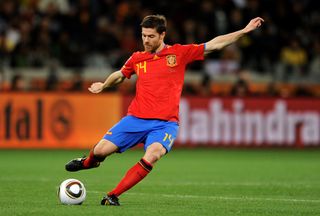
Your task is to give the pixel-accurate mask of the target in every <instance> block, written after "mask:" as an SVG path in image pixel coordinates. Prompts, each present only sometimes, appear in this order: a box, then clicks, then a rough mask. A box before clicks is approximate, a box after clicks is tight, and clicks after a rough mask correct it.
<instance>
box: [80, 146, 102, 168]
mask: <svg viewBox="0 0 320 216" xmlns="http://www.w3.org/2000/svg"><path fill="white" fill-rule="evenodd" d="M100 161H101V160H100V159H99V158H97V157H96V156H95V155H94V154H93V149H92V150H91V151H90V154H89V157H87V158H86V159H85V160H84V161H83V166H84V167H85V168H91V167H94V166H95V165H96V164H97V163H99V162H100Z"/></svg>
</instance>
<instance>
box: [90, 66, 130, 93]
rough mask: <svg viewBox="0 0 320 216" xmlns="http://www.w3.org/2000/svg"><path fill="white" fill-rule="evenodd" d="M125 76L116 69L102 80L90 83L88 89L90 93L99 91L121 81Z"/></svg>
mask: <svg viewBox="0 0 320 216" xmlns="http://www.w3.org/2000/svg"><path fill="white" fill-rule="evenodd" d="M125 78H126V77H125V76H124V75H123V73H122V72H121V71H120V70H118V71H115V72H113V73H112V74H110V76H108V78H107V79H106V80H105V81H104V82H95V83H92V84H91V86H90V87H89V88H88V90H89V91H90V92H92V93H100V92H101V91H102V90H103V89H105V88H109V87H112V86H115V85H117V84H119V83H122V82H123V81H124V79H125Z"/></svg>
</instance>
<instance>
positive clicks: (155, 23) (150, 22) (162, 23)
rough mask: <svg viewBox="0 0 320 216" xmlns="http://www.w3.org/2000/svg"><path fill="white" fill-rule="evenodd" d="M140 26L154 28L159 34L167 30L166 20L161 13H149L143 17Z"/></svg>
mask: <svg viewBox="0 0 320 216" xmlns="http://www.w3.org/2000/svg"><path fill="white" fill-rule="evenodd" d="M140 26H141V27H143V28H155V29H156V31H157V32H158V33H159V34H161V33H162V32H165V31H166V30H167V20H166V18H165V16H163V15H159V14H157V15H149V16H146V17H145V18H143V20H142V22H141V24H140Z"/></svg>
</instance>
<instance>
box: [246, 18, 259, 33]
mask: <svg viewBox="0 0 320 216" xmlns="http://www.w3.org/2000/svg"><path fill="white" fill-rule="evenodd" d="M263 22H264V20H263V19H262V18H261V17H256V18H254V19H252V20H250V22H249V23H248V25H247V26H246V27H245V28H244V29H243V31H244V32H245V33H248V32H251V31H253V30H255V29H256V28H259V27H260V26H261V25H262V23H263Z"/></svg>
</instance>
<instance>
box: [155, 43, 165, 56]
mask: <svg viewBox="0 0 320 216" xmlns="http://www.w3.org/2000/svg"><path fill="white" fill-rule="evenodd" d="M165 46H166V44H165V43H161V45H160V46H159V47H158V48H157V49H156V50H155V52H154V53H155V54H157V53H159V52H160V51H161V50H163V48H164V47H165Z"/></svg>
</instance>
